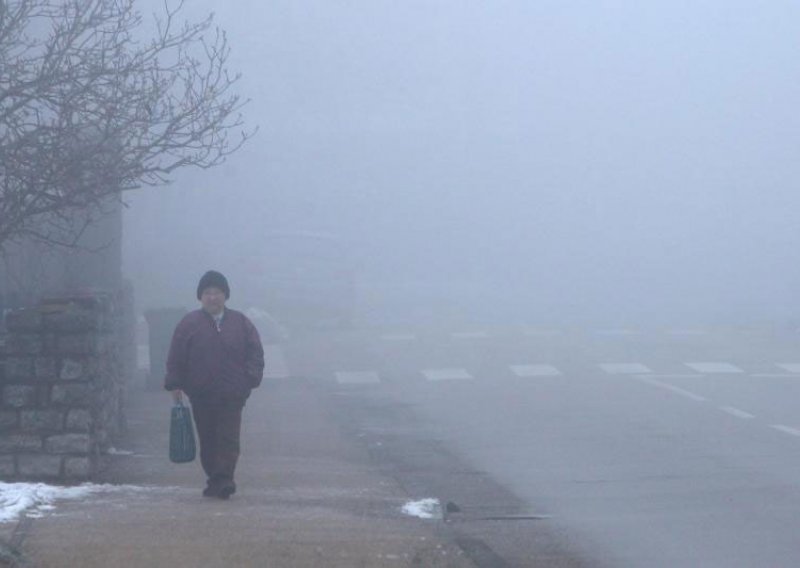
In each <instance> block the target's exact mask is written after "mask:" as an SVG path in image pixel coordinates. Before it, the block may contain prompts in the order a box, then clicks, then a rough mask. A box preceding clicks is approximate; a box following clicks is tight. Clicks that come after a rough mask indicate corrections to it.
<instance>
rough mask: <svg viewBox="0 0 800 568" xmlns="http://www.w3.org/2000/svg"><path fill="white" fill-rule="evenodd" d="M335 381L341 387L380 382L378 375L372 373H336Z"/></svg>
mask: <svg viewBox="0 0 800 568" xmlns="http://www.w3.org/2000/svg"><path fill="white" fill-rule="evenodd" d="M335 374H336V381H337V382H338V383H339V384H342V385H374V384H376V383H380V382H381V378H380V376H378V373H375V372H373V371H338V372H336V373H335Z"/></svg>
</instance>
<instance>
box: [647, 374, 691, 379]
mask: <svg viewBox="0 0 800 568" xmlns="http://www.w3.org/2000/svg"><path fill="white" fill-rule="evenodd" d="M648 376H649V377H653V378H654V379H702V378H703V377H705V375H701V374H699V373H667V374H660V375H648Z"/></svg>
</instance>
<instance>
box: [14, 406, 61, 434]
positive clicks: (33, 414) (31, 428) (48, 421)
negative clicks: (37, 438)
mask: <svg viewBox="0 0 800 568" xmlns="http://www.w3.org/2000/svg"><path fill="white" fill-rule="evenodd" d="M20 429H21V430H22V431H23V432H48V431H49V432H61V431H62V430H63V429H64V414H63V412H62V411H60V410H53V409H46V410H45V409H41V410H23V411H22V412H20Z"/></svg>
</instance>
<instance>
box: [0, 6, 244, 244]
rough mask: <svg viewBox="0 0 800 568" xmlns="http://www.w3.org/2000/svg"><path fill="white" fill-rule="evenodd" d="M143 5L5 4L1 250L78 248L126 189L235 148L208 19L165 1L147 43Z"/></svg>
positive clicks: (1, 10) (234, 116) (219, 46)
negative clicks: (35, 244) (29, 244)
mask: <svg viewBox="0 0 800 568" xmlns="http://www.w3.org/2000/svg"><path fill="white" fill-rule="evenodd" d="M134 4H135V0H0V251H2V249H3V248H4V246H7V245H8V244H9V243H11V242H14V241H18V240H22V239H27V240H30V239H33V240H38V241H43V242H45V243H52V244H61V245H75V243H76V242H77V240H78V239H79V237H80V235H81V233H82V232H83V230H84V229H85V228H86V227H87V226H88V225H89V224H91V223H92V222H93V220H95V219H97V217H98V216H99V215H102V214H103V212H104V207H105V206H107V204H108V203H109V200H113V199H118V198H119V196H121V194H122V192H124V191H127V190H131V189H135V188H140V187H143V186H159V185H163V184H165V183H167V182H168V181H169V179H170V175H171V174H172V173H173V172H174V171H176V170H178V169H180V168H183V167H189V166H196V167H200V168H209V167H212V166H215V165H218V164H220V163H221V162H222V161H224V159H225V157H226V156H228V155H229V154H230V153H232V152H234V151H235V150H237V149H238V148H239V147H240V146H241V145H242V144H243V143H244V142H245V141H246V140H247V139H248V138H249V137H250V136H251V135H252V134H253V131H245V130H242V126H243V120H242V116H241V114H240V110H241V107H242V105H243V104H244V102H245V101H243V100H242V99H241V98H240V97H239V96H238V95H237V94H235V93H233V92H232V86H233V85H234V84H235V83H236V81H237V80H238V78H239V76H238V75H230V74H229V71H228V56H229V48H228V43H227V39H226V36H225V33H224V32H223V31H221V30H220V29H218V28H215V27H213V22H212V16H209V17H208V18H207V19H205V20H203V21H201V22H199V23H189V22H183V21H179V16H180V13H181V10H182V9H183V2H182V1H179V2H178V3H177V4H176V5H174V6H170V4H169V3H168V2H167V3H165V5H164V11H163V14H162V15H161V16H159V17H156V18H154V22H153V24H154V25H153V31H152V33H151V34H150V35H149V37H148V38H143V37H142V36H144V35H145V30H144V27H145V26H143V19H142V17H141V15H140V14H139V12H138V11H137V10H136V9H135V5H134Z"/></svg>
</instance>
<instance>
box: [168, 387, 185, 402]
mask: <svg viewBox="0 0 800 568" xmlns="http://www.w3.org/2000/svg"><path fill="white" fill-rule="evenodd" d="M171 392H172V400H173V402H175V404H183V391H182V390H181V389H175V390H174V391H171Z"/></svg>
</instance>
